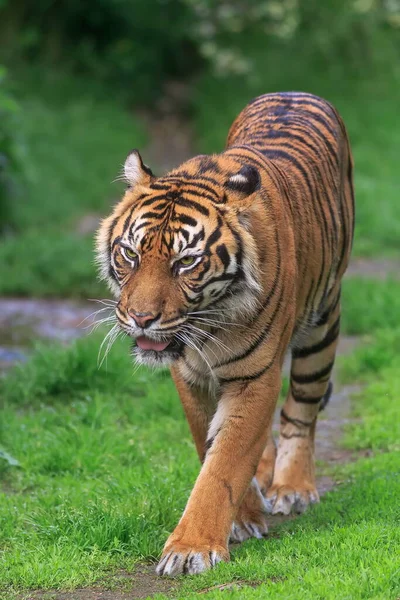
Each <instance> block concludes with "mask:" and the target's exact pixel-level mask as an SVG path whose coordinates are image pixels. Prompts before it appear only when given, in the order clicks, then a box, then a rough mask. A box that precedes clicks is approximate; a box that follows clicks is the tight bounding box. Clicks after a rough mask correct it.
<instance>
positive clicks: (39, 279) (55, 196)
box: [0, 72, 145, 297]
mask: <svg viewBox="0 0 400 600" xmlns="http://www.w3.org/2000/svg"><path fill="white" fill-rule="evenodd" d="M42 76H43V81H40V80H36V81H35V82H32V81H31V80H28V81H27V82H26V86H24V83H25V78H26V75H24V76H22V75H21V76H20V79H17V81H16V82H14V86H15V92H14V93H15V95H16V97H17V99H18V100H19V104H20V111H19V115H18V119H19V126H20V130H21V131H20V133H21V136H22V137H23V138H24V141H25V146H24V154H23V157H22V164H21V167H22V174H23V177H22V178H23V182H22V185H21V189H20V193H19V195H18V197H17V198H16V199H15V200H14V202H13V205H12V208H11V210H10V212H9V214H8V216H7V225H8V230H9V232H10V233H9V235H8V236H6V237H5V238H3V239H2V243H1V248H0V294H18V295H29V294H31V295H35V296H50V295H59V296H61V295H62V296H76V295H79V296H84V297H87V296H94V295H96V294H98V293H99V290H100V289H104V288H100V285H99V284H98V282H97V281H96V272H95V269H94V267H93V242H92V237H93V235H92V232H90V233H89V234H85V233H79V223H80V220H81V219H82V218H83V217H84V216H85V215H87V214H89V215H90V214H91V215H94V217H96V216H98V217H100V216H103V215H104V214H106V213H108V212H109V210H110V207H111V206H112V205H113V204H115V202H116V201H117V200H118V199H119V197H120V195H121V189H122V188H121V185H117V184H112V181H113V180H114V179H115V177H116V176H117V175H118V173H119V170H120V167H121V165H122V163H123V161H124V158H125V156H126V154H127V153H128V152H129V151H130V150H131V149H132V148H133V147H136V146H138V147H142V146H143V145H144V143H145V134H144V131H143V129H142V127H141V126H140V124H139V123H138V121H137V120H135V119H134V118H133V116H132V115H131V114H130V113H128V112H127V110H126V109H125V108H124V107H123V106H122V104H121V103H120V102H119V101H118V99H116V98H113V96H112V94H111V93H110V90H104V89H98V88H97V87H96V86H95V85H94V84H92V83H91V82H84V81H79V80H75V79H73V78H71V77H67V76H65V75H64V76H61V75H60V76H56V75H54V74H52V75H51V77H50V76H49V75H47V77H46V73H45V72H43V73H42Z"/></svg>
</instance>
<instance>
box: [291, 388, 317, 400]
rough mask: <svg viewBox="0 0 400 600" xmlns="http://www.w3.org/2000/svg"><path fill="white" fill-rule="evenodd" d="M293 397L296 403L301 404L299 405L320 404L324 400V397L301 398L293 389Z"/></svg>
mask: <svg viewBox="0 0 400 600" xmlns="http://www.w3.org/2000/svg"><path fill="white" fill-rule="evenodd" d="M292 396H293V399H294V400H295V401H296V402H299V404H319V403H320V402H321V400H322V396H299V395H298V394H296V393H295V391H294V389H293V387H292Z"/></svg>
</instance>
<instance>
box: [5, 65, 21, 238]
mask: <svg viewBox="0 0 400 600" xmlns="http://www.w3.org/2000/svg"><path fill="white" fill-rule="evenodd" d="M17 114H18V104H17V103H16V101H15V100H14V98H13V97H12V95H11V93H10V92H9V90H8V89H7V87H6V69H5V68H4V67H3V66H1V65H0V233H1V232H2V231H3V230H5V229H6V226H7V217H8V214H9V212H10V202H11V199H12V197H13V196H14V195H15V186H16V180H15V177H16V175H17V173H18V171H19V166H20V157H21V152H22V142H21V138H20V134H19V131H18V126H17V123H18V121H17Z"/></svg>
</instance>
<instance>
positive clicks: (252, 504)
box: [229, 480, 268, 542]
mask: <svg viewBox="0 0 400 600" xmlns="http://www.w3.org/2000/svg"><path fill="white" fill-rule="evenodd" d="M267 533H268V523H267V510H266V504H265V499H264V498H263V496H262V494H261V492H260V489H259V487H258V484H257V482H256V481H255V480H253V482H252V483H251V485H250V487H249V489H248V490H247V492H246V494H245V496H244V498H243V500H242V504H241V505H240V508H239V510H238V512H237V515H236V518H235V521H234V522H233V525H232V529H231V534H230V538H229V539H230V541H231V542H244V540H247V539H249V538H251V537H255V538H258V539H260V538H263V537H265V536H266V535H267Z"/></svg>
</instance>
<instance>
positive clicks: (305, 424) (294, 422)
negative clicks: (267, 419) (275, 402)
mask: <svg viewBox="0 0 400 600" xmlns="http://www.w3.org/2000/svg"><path fill="white" fill-rule="evenodd" d="M281 417H282V418H283V419H285V421H287V422H288V423H292V425H296V427H301V426H302V427H311V425H312V424H313V423H314V421H302V420H301V419H294V418H293V417H289V415H288V414H287V413H286V412H285V411H284V409H283V408H282V410H281Z"/></svg>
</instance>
